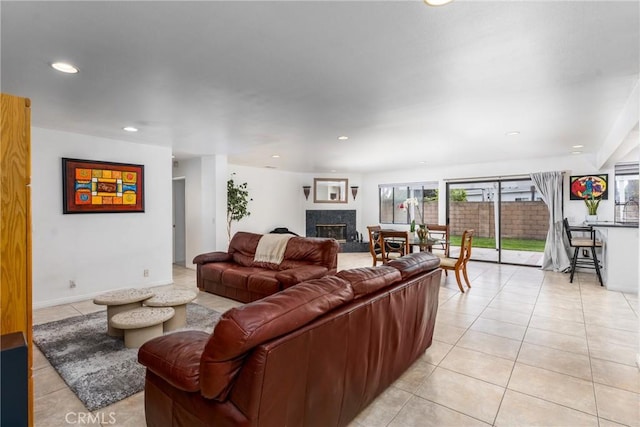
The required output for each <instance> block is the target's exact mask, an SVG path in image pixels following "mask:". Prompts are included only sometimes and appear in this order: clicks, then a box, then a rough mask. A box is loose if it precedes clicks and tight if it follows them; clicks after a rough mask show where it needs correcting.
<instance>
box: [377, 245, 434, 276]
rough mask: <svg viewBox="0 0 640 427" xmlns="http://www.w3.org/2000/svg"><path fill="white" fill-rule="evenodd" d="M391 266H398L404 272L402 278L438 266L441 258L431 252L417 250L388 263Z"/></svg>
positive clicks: (401, 272)
mask: <svg viewBox="0 0 640 427" xmlns="http://www.w3.org/2000/svg"><path fill="white" fill-rule="evenodd" d="M387 265H388V266H389V267H393V268H396V269H398V270H399V271H400V274H402V280H407V279H408V278H410V277H413V276H415V275H416V274H420V273H422V272H423V271H430V270H434V269H436V268H438V266H439V265H440V258H438V257H437V256H435V255H434V254H432V253H431V252H415V253H412V254H409V255H405V256H403V257H401V258H398V259H394V260H393V261H389V262H388V263H387Z"/></svg>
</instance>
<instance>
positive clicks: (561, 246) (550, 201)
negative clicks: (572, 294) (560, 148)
mask: <svg viewBox="0 0 640 427" xmlns="http://www.w3.org/2000/svg"><path fill="white" fill-rule="evenodd" d="M531 180H532V181H533V183H534V184H535V186H536V189H537V190H538V192H540V195H541V196H542V200H543V201H544V202H545V203H546V205H547V208H548V209H549V231H548V232H547V241H546V243H545V245H544V256H543V257H542V269H543V270H553V271H565V270H567V269H568V268H569V267H571V262H570V261H569V256H568V255H567V245H566V244H565V240H564V230H563V225H562V172H536V173H532V174H531Z"/></svg>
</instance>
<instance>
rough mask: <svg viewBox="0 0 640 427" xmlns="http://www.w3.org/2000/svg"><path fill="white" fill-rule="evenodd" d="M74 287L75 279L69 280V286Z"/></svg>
mask: <svg viewBox="0 0 640 427" xmlns="http://www.w3.org/2000/svg"><path fill="white" fill-rule="evenodd" d="M75 287H76V281H75V280H69V288H71V289H73V288H75Z"/></svg>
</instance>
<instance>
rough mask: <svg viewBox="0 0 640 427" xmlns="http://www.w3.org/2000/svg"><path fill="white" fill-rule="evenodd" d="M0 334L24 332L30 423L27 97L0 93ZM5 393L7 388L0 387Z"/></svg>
mask: <svg viewBox="0 0 640 427" xmlns="http://www.w3.org/2000/svg"><path fill="white" fill-rule="evenodd" d="M1 101H2V122H1V128H0V136H1V137H0V139H1V144H0V148H1V153H2V158H1V162H0V225H1V228H0V290H1V293H0V303H1V311H0V334H1V335H5V334H8V333H11V332H22V333H23V334H24V337H25V340H26V342H27V348H28V365H27V366H28V369H27V371H28V373H27V377H28V390H29V392H28V396H29V402H28V407H29V420H28V425H33V379H32V375H31V366H32V357H33V352H32V348H33V347H32V342H31V326H32V325H31V193H30V190H31V189H30V187H29V185H30V182H31V101H30V100H29V99H27V98H20V97H17V96H12V95H5V94H2V95H1ZM2 392H3V393H4V392H5V390H2Z"/></svg>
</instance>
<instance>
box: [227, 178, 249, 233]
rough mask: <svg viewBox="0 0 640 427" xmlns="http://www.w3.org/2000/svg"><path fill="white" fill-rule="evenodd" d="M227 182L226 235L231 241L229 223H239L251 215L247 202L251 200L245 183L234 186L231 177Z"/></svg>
mask: <svg viewBox="0 0 640 427" xmlns="http://www.w3.org/2000/svg"><path fill="white" fill-rule="evenodd" d="M231 175H232V177H231V178H229V180H228V181H227V235H228V236H229V241H231V223H232V222H233V221H240V220H241V219H242V218H244V217H246V216H249V215H251V212H249V208H248V206H249V202H250V201H251V200H253V199H251V198H250V197H249V190H247V183H246V182H244V183H242V184H236V183H235V181H234V180H233V175H235V173H233V174H231Z"/></svg>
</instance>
